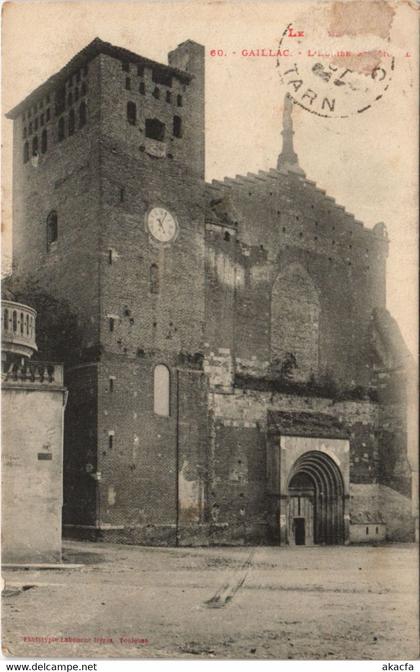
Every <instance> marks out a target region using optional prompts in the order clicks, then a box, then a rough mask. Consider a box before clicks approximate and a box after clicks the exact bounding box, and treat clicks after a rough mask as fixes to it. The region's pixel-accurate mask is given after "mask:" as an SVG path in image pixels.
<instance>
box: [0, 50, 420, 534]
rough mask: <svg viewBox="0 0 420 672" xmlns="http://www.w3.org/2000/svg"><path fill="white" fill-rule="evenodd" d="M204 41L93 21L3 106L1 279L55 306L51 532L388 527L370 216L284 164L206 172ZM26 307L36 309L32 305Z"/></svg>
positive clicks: (289, 150) (397, 373) (400, 402)
mask: <svg viewBox="0 0 420 672" xmlns="http://www.w3.org/2000/svg"><path fill="white" fill-rule="evenodd" d="M204 60H205V54H204V48H203V47H202V46H201V45H199V44H197V43H195V42H192V41H186V42H184V43H182V44H181V45H179V46H178V47H177V48H176V49H175V50H174V51H172V52H170V53H169V56H168V63H169V65H163V64H160V63H156V62H154V61H151V60H149V59H147V58H144V57H142V56H139V55H137V54H134V53H132V52H129V51H127V50H125V49H122V48H119V47H114V46H112V45H110V44H108V43H105V42H102V41H101V40H98V39H97V40H94V41H93V42H92V43H91V44H90V45H88V46H87V47H86V48H85V49H84V50H82V51H81V52H80V53H78V54H77V55H76V56H75V57H74V58H73V59H72V60H71V61H70V62H69V63H68V64H67V65H65V66H64V67H63V68H62V70H60V72H58V73H57V74H56V75H54V76H53V77H51V78H50V79H49V80H47V81H46V82H44V83H43V84H41V86H40V87H39V88H38V89H36V90H35V91H34V92H32V93H31V94H30V95H29V96H28V97H27V98H26V99H25V100H24V101H22V103H20V104H19V105H18V106H17V107H15V108H14V109H13V110H12V111H11V112H10V113H9V117H10V118H13V119H14V124H15V134H14V145H15V146H14V199H15V206H14V250H13V256H14V262H13V263H14V274H15V277H16V278H18V279H19V281H20V282H23V283H24V282H27V283H28V284H30V283H34V282H35V283H37V284H38V285H39V286H41V287H42V289H43V291H44V292H45V293H48V294H49V295H51V296H52V297H54V300H58V301H63V302H66V305H68V306H70V308H71V311H72V312H73V314H74V315H75V318H76V321H77V328H78V332H77V333H78V335H79V336H78V347H77V348H76V349H75V350H74V354H73V355H72V360H71V361H69V362H68V363H67V365H66V367H65V384H66V386H67V388H68V390H69V398H68V405H67V410H66V418H65V423H66V426H65V443H64V509H63V511H64V513H63V517H64V520H63V523H64V530H65V533H66V534H69V535H72V536H77V537H84V538H90V539H105V540H109V541H122V542H126V543H139V544H156V545H160V544H167V545H176V544H177V545H192V544H194V545H202V544H256V543H263V544H264V543H272V544H298V545H300V544H302V545H303V544H345V543H349V542H351V541H356V542H378V541H381V540H383V539H385V538H386V539H391V540H410V539H411V538H412V535H413V517H412V508H411V479H412V474H411V468H410V464H409V460H408V456H407V412H406V393H405V389H406V384H405V376H406V366H407V361H408V359H407V358H408V354H407V351H406V349H405V346H404V343H403V341H402V338H401V336H400V333H399V330H398V327H397V325H396V323H395V322H394V320H393V319H392V317H391V316H390V315H389V313H388V311H387V309H386V297H385V286H386V282H385V281H386V257H387V253H388V245H389V241H388V238H387V232H386V227H385V225H384V224H383V223H378V224H377V225H376V226H374V227H373V229H369V228H367V227H365V226H364V225H363V223H362V222H360V221H358V220H357V219H356V218H355V217H354V216H353V215H352V214H350V213H348V212H347V211H346V210H345V208H344V207H342V206H340V205H338V204H337V203H336V202H335V201H334V199H333V198H331V197H329V196H328V195H327V194H326V193H325V192H324V191H323V190H321V189H319V188H318V187H317V186H316V184H315V183H314V182H313V181H311V180H309V179H307V177H306V175H305V173H304V171H303V169H302V168H301V167H300V165H299V162H298V157H297V155H296V153H295V149H294V145H293V128H292V101H291V100H290V99H288V98H287V99H286V100H285V104H284V118H283V149H282V152H281V153H280V155H279V159H278V163H277V166H276V167H275V168H273V169H272V170H270V171H265V172H264V171H260V172H259V173H257V174H247V175H245V176H237V177H236V178H234V179H225V180H224V181H214V182H213V183H211V184H207V183H206V182H205V178H204V157H205V154H204V151H205V138H204ZM35 307H36V306H35Z"/></svg>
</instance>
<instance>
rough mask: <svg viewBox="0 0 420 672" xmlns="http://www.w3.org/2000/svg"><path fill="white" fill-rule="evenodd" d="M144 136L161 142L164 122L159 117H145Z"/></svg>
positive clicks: (163, 137) (163, 134) (163, 136)
mask: <svg viewBox="0 0 420 672" xmlns="http://www.w3.org/2000/svg"><path fill="white" fill-rule="evenodd" d="M146 138H151V139H152V140H159V141H160V142H163V141H164V139H165V124H164V123H162V122H161V121H159V119H146Z"/></svg>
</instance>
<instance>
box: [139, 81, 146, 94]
mask: <svg viewBox="0 0 420 672" xmlns="http://www.w3.org/2000/svg"><path fill="white" fill-rule="evenodd" d="M139 92H140V93H142V94H143V96H144V94H145V93H146V84H145V83H144V82H140V86H139Z"/></svg>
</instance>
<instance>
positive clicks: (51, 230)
mask: <svg viewBox="0 0 420 672" xmlns="http://www.w3.org/2000/svg"><path fill="white" fill-rule="evenodd" d="M57 238H58V218H57V213H56V211H55V210H52V211H51V212H50V214H49V215H48V217H47V251H49V250H50V247H51V243H55V242H56V240H57Z"/></svg>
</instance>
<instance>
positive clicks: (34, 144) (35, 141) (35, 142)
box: [32, 135, 38, 156]
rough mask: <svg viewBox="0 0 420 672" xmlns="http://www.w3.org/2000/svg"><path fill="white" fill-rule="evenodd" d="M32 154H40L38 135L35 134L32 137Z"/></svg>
mask: <svg viewBox="0 0 420 672" xmlns="http://www.w3.org/2000/svg"><path fill="white" fill-rule="evenodd" d="M32 156H38V136H37V135H35V136H34V137H33V139H32Z"/></svg>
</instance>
